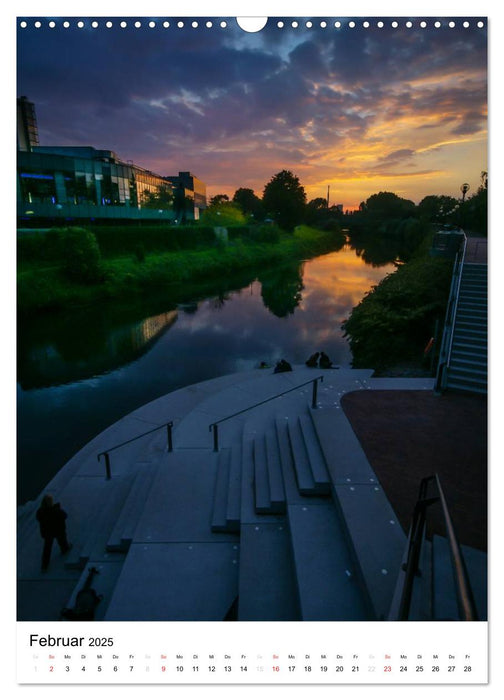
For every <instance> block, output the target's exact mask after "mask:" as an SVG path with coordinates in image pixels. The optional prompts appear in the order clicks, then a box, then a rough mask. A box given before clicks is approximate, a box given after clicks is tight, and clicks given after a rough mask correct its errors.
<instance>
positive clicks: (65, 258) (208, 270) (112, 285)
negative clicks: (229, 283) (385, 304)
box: [18, 224, 345, 314]
mask: <svg viewBox="0 0 504 700" xmlns="http://www.w3.org/2000/svg"><path fill="white" fill-rule="evenodd" d="M147 228H148V227H142V235H141V237H140V236H139V235H138V232H136V234H137V235H135V231H134V230H131V231H130V230H128V229H123V230H122V235H121V232H120V231H119V230H117V229H116V228H115V227H103V228H102V229H101V230H100V231H98V232H92V231H89V230H86V229H79V228H77V229H75V228H73V229H58V230H54V231H50V232H49V233H47V234H35V235H33V236H31V235H28V236H24V237H22V238H20V239H19V242H18V243H19V245H18V310H19V312H20V313H21V314H30V313H36V312H40V311H48V310H57V309H62V308H65V307H69V306H72V305H78V304H88V303H94V302H98V301H101V300H105V299H121V298H128V297H129V298H131V297H134V296H136V295H138V294H144V293H149V292H153V293H155V292H159V291H160V290H162V289H166V288H167V287H170V286H174V285H180V284H184V283H192V284H194V283H198V282H204V281H207V280H211V279H222V278H226V277H230V276H232V275H233V274H235V273H237V272H239V271H240V270H246V269H248V268H253V267H256V268H259V269H263V268H265V267H268V266H272V265H276V264H278V263H281V262H285V261H289V260H296V259H297V260H302V259H303V258H311V257H315V256H317V255H321V254H323V253H327V252H329V251H331V250H337V249H339V248H341V247H342V246H343V244H344V241H345V238H344V236H343V234H342V233H341V232H334V231H320V230H317V229H315V228H312V227H308V226H304V225H302V226H298V227H296V229H295V230H294V232H293V233H292V234H287V233H285V232H284V231H282V230H281V229H279V228H278V227H276V226H274V225H273V226H271V225H268V224H263V225H257V226H240V227H236V228H233V227H229V228H228V229H226V236H224V237H219V236H218V235H216V234H215V233H214V230H213V229H212V228H211V227H205V226H194V227H189V226H188V227H167V229H166V230H165V231H164V232H163V231H162V230H161V229H160V228H155V229H153V230H152V231H150V232H149V231H147ZM188 241H190V242H191V245H189V243H188Z"/></svg>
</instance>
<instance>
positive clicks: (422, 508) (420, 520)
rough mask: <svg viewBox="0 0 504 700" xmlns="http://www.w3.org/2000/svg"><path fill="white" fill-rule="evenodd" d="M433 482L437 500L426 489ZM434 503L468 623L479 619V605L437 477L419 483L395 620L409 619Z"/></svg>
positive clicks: (460, 609)
mask: <svg viewBox="0 0 504 700" xmlns="http://www.w3.org/2000/svg"><path fill="white" fill-rule="evenodd" d="M432 481H434V482H435V484H436V488H437V492H438V496H437V497H434V498H427V488H428V485H429V483H430V482H432ZM434 503H440V504H441V507H442V511H443V517H444V521H445V526H446V533H447V539H448V544H449V547H450V555H451V560H452V568H453V574H454V580H455V588H456V592H457V604H458V608H459V615H460V618H461V619H463V620H466V621H474V620H477V619H478V617H477V613H476V606H475V603H474V598H473V595H472V591H471V585H470V583H469V577H468V575H467V571H466V567H465V564H464V558H463V556H462V552H461V549H460V545H459V543H458V539H457V537H456V535H455V529H454V527H453V522H452V519H451V516H450V513H449V510H448V505H447V503H446V498H445V495H444V492H443V489H442V487H441V482H440V480H439V476H438V475H437V474H433V475H431V476H427V477H425V478H424V479H422V481H421V482H420V489H419V495H418V500H417V502H416V504H415V509H414V511H413V517H412V522H411V527H410V532H409V536H408V554H407V557H406V563H405V564H404V565H403V569H404V571H405V574H404V583H403V588H402V595H401V601H400V604H399V609H398V613H397V618H396V619H398V620H408V618H409V611H410V607H411V598H412V593H413V587H414V582H415V577H416V576H417V574H418V572H419V567H418V564H419V560H420V552H421V548H422V544H423V540H424V539H425V526H426V519H427V508H428V507H429V506H431V505H432V504H434Z"/></svg>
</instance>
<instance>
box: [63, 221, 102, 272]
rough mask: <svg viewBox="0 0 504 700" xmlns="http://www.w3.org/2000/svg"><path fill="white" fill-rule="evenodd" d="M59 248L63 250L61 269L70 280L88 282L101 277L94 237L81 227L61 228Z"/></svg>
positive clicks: (98, 249) (98, 252)
mask: <svg viewBox="0 0 504 700" xmlns="http://www.w3.org/2000/svg"><path fill="white" fill-rule="evenodd" d="M58 233H59V236H60V238H59V246H58V247H59V248H60V250H61V251H62V252H63V255H64V260H63V271H64V272H65V273H66V275H68V277H69V278H70V279H71V280H74V281H75V282H82V283H84V284H90V283H92V282H97V281H99V280H100V279H101V277H102V268H101V253H100V248H99V246H98V243H97V241H96V237H95V236H94V234H92V233H91V232H90V231H86V229H83V228H67V229H61V231H59V232H58Z"/></svg>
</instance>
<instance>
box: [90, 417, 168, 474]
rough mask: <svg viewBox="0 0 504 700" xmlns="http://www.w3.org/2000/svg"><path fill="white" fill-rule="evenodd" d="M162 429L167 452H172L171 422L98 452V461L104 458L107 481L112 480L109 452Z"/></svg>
mask: <svg viewBox="0 0 504 700" xmlns="http://www.w3.org/2000/svg"><path fill="white" fill-rule="evenodd" d="M162 428H166V431H167V439H168V452H173V437H172V428H173V421H169V422H168V423H163V425H158V426H157V427H156V428H152V430H147V431H146V432H145V433H142V434H141V435H135V437H133V438H130V439H129V440H125V441H124V442H121V443H119V444H118V445H114V446H113V447H109V448H108V449H107V450H103V452H100V454H99V455H98V461H100V457H105V473H106V477H107V480H108V479H111V478H112V473H111V469H110V455H109V452H112V451H113V450H117V449H118V448H119V447H124V445H129V443H130V442H135V440H139V439H140V438H142V437H145V436H146V435H150V434H151V433H155V432H156V430H161V429H162Z"/></svg>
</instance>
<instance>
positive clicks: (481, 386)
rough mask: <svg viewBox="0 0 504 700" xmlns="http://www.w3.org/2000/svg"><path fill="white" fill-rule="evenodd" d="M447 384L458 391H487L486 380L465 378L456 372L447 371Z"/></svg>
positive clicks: (483, 392) (477, 392)
mask: <svg viewBox="0 0 504 700" xmlns="http://www.w3.org/2000/svg"><path fill="white" fill-rule="evenodd" d="M447 386H448V387H449V388H450V389H457V390H458V391H470V392H473V393H475V394H486V393H487V382H486V381H483V380H478V379H476V378H467V377H465V376H463V375H460V374H457V373H456V372H450V371H448V381H447Z"/></svg>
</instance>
